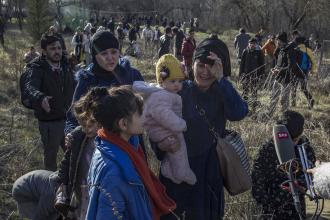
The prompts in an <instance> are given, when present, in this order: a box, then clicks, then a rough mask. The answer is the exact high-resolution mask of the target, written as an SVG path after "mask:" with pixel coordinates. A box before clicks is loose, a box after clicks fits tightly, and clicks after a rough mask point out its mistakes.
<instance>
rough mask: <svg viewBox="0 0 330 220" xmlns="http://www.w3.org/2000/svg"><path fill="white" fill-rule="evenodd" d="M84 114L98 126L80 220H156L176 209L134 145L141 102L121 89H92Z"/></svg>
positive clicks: (139, 149)
mask: <svg viewBox="0 0 330 220" xmlns="http://www.w3.org/2000/svg"><path fill="white" fill-rule="evenodd" d="M91 93H92V94H93V96H94V97H98V98H96V99H95V101H94V102H92V103H91V104H90V111H91V113H92V115H93V117H94V118H95V120H96V121H97V122H98V123H99V124H100V125H101V126H102V129H100V130H99V131H98V136H97V137H96V140H95V145H96V149H95V152H94V155H93V158H92V161H91V165H90V170H89V175H88V184H89V187H90V190H89V195H90V201H89V205H88V210H87V215H86V219H88V220H93V219H96V220H102V219H107V220H109V219H110V220H111V219H136V220H140V219H144V220H149V219H150V220H151V219H159V218H160V215H162V214H168V213H171V212H172V210H174V209H175V208H176V205H175V203H174V201H173V200H172V199H170V198H169V197H168V196H167V195H166V193H165V187H164V186H163V185H162V184H161V183H160V182H159V180H158V179H157V177H156V176H155V175H154V174H153V173H152V172H151V170H150V169H149V168H148V166H147V163H146V160H145V157H144V154H143V151H142V149H141V146H140V145H139V139H138V136H137V135H138V134H141V133H142V131H143V129H142V118H141V114H142V107H143V102H142V99H140V98H139V97H137V96H135V95H134V94H133V93H132V92H131V91H130V90H129V89H128V88H127V87H125V86H122V87H117V88H112V89H110V90H107V89H106V88H94V89H93V90H92V92H91Z"/></svg>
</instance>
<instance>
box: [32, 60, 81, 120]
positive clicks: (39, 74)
mask: <svg viewBox="0 0 330 220" xmlns="http://www.w3.org/2000/svg"><path fill="white" fill-rule="evenodd" d="M26 68H27V71H28V77H29V80H28V82H27V88H26V89H27V93H28V98H29V100H30V101H31V103H32V107H33V109H34V114H35V116H36V117H37V118H38V120H40V121H55V120H63V119H65V118H66V112H67V110H68V109H69V107H70V105H71V101H72V96H73V92H74V79H73V72H72V70H71V69H70V67H69V65H68V64H67V62H65V61H64V60H63V61H61V70H52V67H51V66H50V65H49V64H48V62H47V61H46V58H45V57H44V56H41V57H39V58H37V59H35V60H34V61H32V62H30V63H29V64H28V65H27V66H26ZM46 96H51V97H52V98H51V99H50V100H49V105H50V109H51V110H50V112H48V113H47V112H46V111H45V110H44V109H43V108H42V107H41V103H42V100H43V99H44V98H45V97H46Z"/></svg>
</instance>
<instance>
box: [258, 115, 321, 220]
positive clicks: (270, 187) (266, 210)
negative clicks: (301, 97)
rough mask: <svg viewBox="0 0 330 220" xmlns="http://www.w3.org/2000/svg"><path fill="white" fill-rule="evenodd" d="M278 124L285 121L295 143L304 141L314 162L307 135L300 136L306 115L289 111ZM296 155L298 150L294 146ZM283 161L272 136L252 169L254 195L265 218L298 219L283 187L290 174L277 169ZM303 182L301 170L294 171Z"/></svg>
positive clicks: (302, 200)
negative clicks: (280, 160)
mask: <svg viewBox="0 0 330 220" xmlns="http://www.w3.org/2000/svg"><path fill="white" fill-rule="evenodd" d="M277 124H282V125H285V126H286V128H287V129H288V131H289V134H290V136H291V138H292V140H293V141H294V143H295V144H303V143H307V144H306V145H305V147H306V148H305V149H306V153H307V158H308V161H309V163H310V165H311V166H313V164H314V163H315V161H316V159H315V153H314V150H313V148H312V147H311V146H310V144H309V141H308V139H307V138H306V137H305V136H301V135H302V133H303V129H304V128H303V127H304V117H303V116H302V115H301V114H299V113H298V112H294V111H286V112H284V114H283V115H282V117H281V119H280V120H279V121H278V122H277ZM295 153H296V157H297V158H299V152H298V150H297V148H296V147H295ZM278 165H280V163H279V160H278V158H277V154H276V150H275V145H274V142H273V140H269V141H268V142H267V143H266V144H264V145H263V146H262V147H261V148H260V150H259V152H258V154H257V157H256V159H255V161H254V165H253V169H252V196H253V198H254V199H255V200H256V202H257V203H258V204H259V205H261V206H262V214H263V216H262V217H261V218H260V219H263V220H270V219H276V220H299V216H298V213H297V212H296V209H295V206H294V202H293V199H292V195H291V194H290V193H289V192H288V191H285V190H283V189H282V188H281V184H282V183H283V182H285V181H286V180H288V177H287V174H286V173H285V172H282V171H280V170H279V169H278ZM295 175H296V177H297V180H298V181H299V183H300V184H302V185H305V183H304V175H303V172H302V171H299V172H298V173H296V174H295ZM299 198H300V202H301V205H302V211H303V213H304V214H305V212H306V204H305V199H304V194H303V193H299Z"/></svg>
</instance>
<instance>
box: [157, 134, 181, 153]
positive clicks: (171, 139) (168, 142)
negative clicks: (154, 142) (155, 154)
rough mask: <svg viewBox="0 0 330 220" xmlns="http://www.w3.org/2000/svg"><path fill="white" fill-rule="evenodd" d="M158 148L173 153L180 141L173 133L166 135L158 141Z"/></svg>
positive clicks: (177, 148) (178, 146)
mask: <svg viewBox="0 0 330 220" xmlns="http://www.w3.org/2000/svg"><path fill="white" fill-rule="evenodd" d="M158 148H159V149H161V150H162V151H166V152H170V153H175V152H177V151H178V150H179V148H180V142H179V140H178V138H177V137H176V136H175V135H171V136H168V137H167V138H165V139H164V140H162V141H160V142H158Z"/></svg>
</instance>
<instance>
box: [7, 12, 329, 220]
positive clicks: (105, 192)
mask: <svg viewBox="0 0 330 220" xmlns="http://www.w3.org/2000/svg"><path fill="white" fill-rule="evenodd" d="M145 22H146V23H145V27H144V29H143V30H142V32H141V38H142V39H143V40H144V51H145V53H150V54H154V53H155V50H157V56H158V58H159V59H158V61H157V63H156V68H155V76H156V79H157V83H156V84H150V83H147V82H144V79H143V74H141V73H140V71H139V70H138V69H136V68H134V67H132V66H131V64H130V62H129V60H128V59H127V58H126V57H123V56H122V54H124V52H123V51H122V50H123V42H124V40H125V39H126V37H128V40H129V43H130V45H131V46H133V45H134V43H136V41H137V38H138V37H140V36H139V35H140V30H139V25H136V23H135V24H134V25H132V26H131V27H130V28H127V27H128V26H129V24H126V23H119V24H118V25H117V28H116V23H115V21H114V19H113V18H112V19H110V20H109V21H107V20H104V21H103V23H104V26H99V27H97V26H95V24H94V23H93V22H89V23H88V24H86V26H85V27H84V28H77V30H76V32H75V34H74V36H73V38H72V41H71V43H72V47H73V48H74V52H73V54H70V53H69V52H68V49H67V47H66V46H65V42H64V40H63V37H62V36H61V35H60V34H59V33H58V30H57V28H56V27H54V26H52V27H50V29H49V30H48V31H47V32H46V33H45V34H44V35H43V36H42V38H41V40H40V46H41V50H42V53H41V55H40V54H38V53H37V52H36V51H35V49H34V47H31V48H30V51H29V52H28V53H27V54H25V56H24V60H25V62H27V65H26V67H25V70H24V72H25V73H24V77H25V80H24V81H22V82H23V83H22V84H21V91H23V92H22V94H25V95H24V99H25V100H22V103H23V104H24V106H26V107H29V108H30V109H32V110H33V111H34V113H35V117H36V118H37V120H38V123H39V131H40V135H41V140H42V143H43V146H44V168H45V170H36V171H32V172H29V173H27V174H25V175H24V176H22V177H20V178H19V179H17V180H16V182H15V184H14V186H13V193H12V194H13V198H14V199H15V201H16V202H17V204H18V210H19V213H20V215H21V216H22V217H26V218H29V219H34V220H41V219H88V220H93V219H98V220H101V219H162V220H170V219H180V218H182V219H189V220H194V219H196V220H197V219H198V220H200V219H209V220H211V219H212V220H213V219H214V220H219V219H222V218H223V216H224V206H225V201H224V176H223V174H222V173H221V167H220V166H219V158H218V156H217V155H218V154H217V150H216V145H217V140H216V138H215V137H214V136H213V135H212V132H211V131H210V124H209V123H208V122H211V126H212V128H213V132H216V133H217V134H218V135H219V136H220V137H221V138H224V137H225V136H226V134H227V130H226V124H227V121H240V120H242V119H244V118H245V117H247V116H248V114H249V111H252V112H253V111H255V109H256V107H257V90H258V80H261V79H262V77H263V75H265V72H266V71H268V70H269V72H270V74H272V75H275V80H274V82H273V91H272V96H271V103H270V107H269V111H268V112H267V115H268V116H269V117H271V116H272V114H273V113H274V111H275V106H276V104H277V102H278V99H279V95H280V94H281V95H282V100H281V103H282V106H283V108H282V114H281V115H282V116H281V119H280V120H279V121H278V122H277V124H282V125H285V126H286V127H287V129H288V131H289V135H290V137H291V139H292V140H293V141H294V142H295V144H301V143H303V142H304V143H305V142H306V143H309V141H308V139H307V138H306V137H305V136H303V126H304V118H303V116H302V115H301V114H300V113H298V112H295V111H290V110H289V102H288V100H289V99H288V98H289V95H288V94H289V92H290V91H291V87H292V86H293V87H295V88H296V87H297V86H298V85H300V86H301V88H302V89H303V91H304V93H305V95H306V97H307V99H308V101H309V105H310V107H313V104H314V99H313V98H312V97H311V95H310V93H309V91H308V90H307V86H306V85H307V83H306V80H307V78H308V74H309V72H314V71H316V69H315V68H316V67H315V65H316V64H315V62H314V61H312V60H313V57H312V56H313V55H312V52H310V49H308V47H306V45H305V38H304V37H302V36H301V34H300V33H299V32H296V31H295V32H293V33H295V34H297V36H295V37H294V38H293V39H292V41H291V42H288V37H287V34H286V33H285V32H281V33H279V34H277V35H276V37H274V36H270V37H269V39H268V40H267V41H266V42H265V44H263V34H264V31H259V32H258V33H257V34H256V36H255V37H252V38H251V37H250V36H249V35H248V34H246V33H245V30H244V29H240V34H239V35H237V36H236V37H235V43H234V44H235V48H236V49H237V58H238V62H239V65H240V68H239V77H240V80H241V83H242V85H243V93H242V97H241V95H240V94H239V92H238V91H237V90H236V89H235V88H234V86H233V85H232V83H231V82H230V76H231V71H232V70H231V62H230V53H229V50H228V47H227V45H226V44H225V43H224V42H223V41H222V40H221V39H219V38H218V36H217V35H211V36H209V37H208V38H206V39H203V40H202V41H201V42H200V43H199V44H196V40H195V39H194V32H195V30H196V28H198V19H193V21H192V22H191V23H192V25H191V26H194V28H191V27H190V29H189V31H187V33H186V31H183V30H182V29H181V26H180V25H177V26H175V25H174V24H173V26H172V27H170V26H167V24H166V25H163V26H164V34H162V33H161V32H160V30H159V28H158V27H156V28H155V29H154V28H153V27H152V26H151V24H152V22H151V21H150V20H148V19H145ZM170 23H171V22H170ZM152 51H153V52H152ZM299 51H306V54H304V53H303V52H301V53H299ZM133 52H134V55H135V56H137V57H139V54H138V53H137V50H136V49H134V50H133ZM306 56H307V57H306ZM303 58H304V59H307V60H308V59H310V60H311V61H310V63H309V65H310V66H309V67H307V68H306V70H305V69H304V67H303V65H300V61H301V60H300V59H303ZM78 63H83V64H84V65H82V66H80V67H79V68H78V69H79V70H78V71H76V70H77V68H76V65H77V64H78ZM301 63H303V62H301ZM267 68H268V70H267ZM75 71H76V72H75ZM297 71H301V72H300V73H301V75H302V78H301V79H300V78H299V80H297V79H296V78H297V76H296V75H298V73H297ZM305 71H306V72H305ZM296 73H297V74H296ZM294 74H295V75H294ZM293 78H295V80H293ZM279 91H281V92H280V93H279ZM293 97H294V96H293ZM22 99H23V96H22ZM251 100H253V101H251ZM26 103H29V105H27V104H26ZM249 105H250V106H249ZM197 106H198V107H197ZM249 107H250V110H249ZM201 110H202V111H201ZM205 117H206V118H207V119H208V121H205ZM144 130H145V131H146V132H147V134H148V136H149V138H150V144H151V146H152V148H153V150H154V151H155V153H156V155H157V157H158V159H159V160H160V161H161V166H160V174H159V176H156V175H155V174H154V173H153V172H152V171H151V169H150V168H149V166H148V163H147V160H146V149H145V147H146V146H147V144H146V143H145V140H143V138H142V134H143V131H144ZM265 141H266V140H265ZM60 146H61V147H62V149H63V151H65V155H64V158H63V160H62V162H61V165H60V167H57V153H58V151H59V147H60ZM306 151H307V154H308V159H309V161H310V163H311V164H314V163H315V162H316V158H315V154H314V151H313V147H312V146H311V145H310V144H309V145H308V149H306ZM297 156H299V155H297ZM278 165H279V160H278V159H277V158H276V153H275V148H274V142H273V140H269V141H268V142H267V143H266V144H265V145H263V146H262V147H261V148H260V150H259V153H258V156H257V158H256V160H255V163H254V166H253V169H252V183H253V184H252V196H253V197H254V199H255V200H256V202H257V203H258V204H260V205H261V207H262V211H263V216H264V217H265V219H279V220H280V219H290V220H292V219H299V218H298V217H297V213H296V210H295V208H294V205H293V199H292V197H291V194H290V192H287V191H284V190H282V189H281V187H280V186H279V185H280V184H281V183H282V182H283V181H285V178H286V176H285V174H283V173H281V172H280V171H278V169H277V166H278ZM312 166H313V165H312ZM324 170H325V169H323V171H322V172H324ZM310 172H313V173H314V172H315V173H316V172H318V171H317V170H316V169H315V170H311V171H310ZM300 175H302V174H301V173H300ZM327 175H328V176H329V172H327ZM315 176H317V177H318V179H322V178H320V177H319V176H320V175H319V174H315ZM324 182H326V181H324ZM327 184H328V186H329V183H327ZM315 185H317V184H315ZM320 185H322V184H320ZM322 187H323V188H322V190H320V191H319V192H320V195H322V196H324V197H326V195H325V194H326V193H325V192H328V194H329V190H328V189H327V188H326V187H324V184H323V185H322ZM300 195H301V196H300V197H301V202H302V203H303V204H304V199H303V195H304V194H303V193H301V194H300ZM303 208H304V206H303ZM303 211H304V212H305V210H303Z"/></svg>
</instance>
